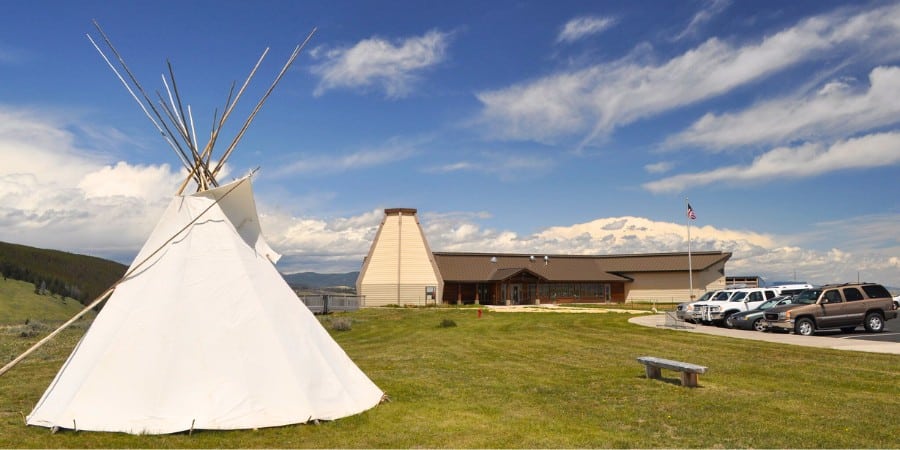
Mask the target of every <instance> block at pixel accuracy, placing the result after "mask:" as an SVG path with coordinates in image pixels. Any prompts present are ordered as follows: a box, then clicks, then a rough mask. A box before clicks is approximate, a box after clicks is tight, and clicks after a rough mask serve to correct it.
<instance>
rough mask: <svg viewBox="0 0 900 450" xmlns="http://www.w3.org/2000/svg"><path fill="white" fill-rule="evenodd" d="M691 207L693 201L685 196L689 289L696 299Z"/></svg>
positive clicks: (691, 295)
mask: <svg viewBox="0 0 900 450" xmlns="http://www.w3.org/2000/svg"><path fill="white" fill-rule="evenodd" d="M690 208H691V203H690V201H689V200H688V198H687V197H685V198H684V220H686V221H687V236H688V289H689V290H690V297H688V298H690V299H691V301H694V274H693V267H692V265H691V217H690V213H689V210H690Z"/></svg>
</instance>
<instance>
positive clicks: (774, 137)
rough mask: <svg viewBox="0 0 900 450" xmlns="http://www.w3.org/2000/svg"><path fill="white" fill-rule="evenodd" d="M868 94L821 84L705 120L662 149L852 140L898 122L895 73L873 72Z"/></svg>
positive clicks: (899, 81) (898, 75) (898, 76)
mask: <svg viewBox="0 0 900 450" xmlns="http://www.w3.org/2000/svg"><path fill="white" fill-rule="evenodd" d="M869 84H870V86H869V89H868V90H865V91H862V92H857V91H856V90H854V89H853V86H852V85H850V84H848V83H847V82H846V81H833V82H830V83H827V84H825V85H824V86H823V87H822V88H821V89H819V90H818V91H817V92H815V93H812V94H810V95H808V96H805V97H802V98H799V99H792V98H781V99H775V100H770V101H766V102H761V103H759V104H757V105H754V106H752V107H750V108H747V109H745V110H743V111H740V112H736V113H727V114H720V115H715V114H706V115H704V116H703V117H702V118H700V120H698V121H696V122H695V123H693V124H692V125H691V126H690V127H689V128H688V129H687V130H685V131H682V132H681V133H678V134H676V135H675V136H672V137H670V138H669V139H667V142H666V147H685V146H695V147H701V148H706V149H710V150H714V151H721V150H724V149H734V148H740V147H742V146H750V145H766V144H768V145H777V144H780V143H785V142H791V141H795V140H807V139H820V138H828V137H835V136H843V135H848V134H854V133H857V132H860V131H866V130H871V129H873V128H877V127H881V126H885V125H891V124H896V123H898V122H900V102H897V101H896V98H895V94H896V92H898V91H900V67H877V68H875V69H873V70H872V72H871V73H870V74H869Z"/></svg>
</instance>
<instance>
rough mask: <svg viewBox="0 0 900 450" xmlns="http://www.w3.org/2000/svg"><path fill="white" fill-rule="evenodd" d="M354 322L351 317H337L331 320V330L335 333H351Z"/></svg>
mask: <svg viewBox="0 0 900 450" xmlns="http://www.w3.org/2000/svg"><path fill="white" fill-rule="evenodd" d="M352 327H353V321H352V320H350V318H349V317H335V318H333V319H331V329H332V330H334V331H350V329H351V328H352Z"/></svg>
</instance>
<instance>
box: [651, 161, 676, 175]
mask: <svg viewBox="0 0 900 450" xmlns="http://www.w3.org/2000/svg"><path fill="white" fill-rule="evenodd" d="M673 167H675V165H674V164H672V163H671V162H668V161H660V162H658V163H653V164H647V165H645V166H644V170H646V171H647V173H666V172H668V171H670V170H672V168H673Z"/></svg>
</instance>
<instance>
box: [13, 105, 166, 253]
mask: <svg viewBox="0 0 900 450" xmlns="http://www.w3.org/2000/svg"><path fill="white" fill-rule="evenodd" d="M73 129H79V124H77V123H72V122H65V121H61V120H60V119H58V118H57V117H56V116H55V115H54V114H53V113H52V112H42V111H37V110H30V109H25V108H19V109H17V108H11V107H0V155H2V157H3V164H2V165H0V240H2V241H6V242H15V243H20V244H25V245H34V246H37V247H45V248H53V249H59V250H68V251H76V252H80V253H87V254H91V255H97V256H104V257H108V258H115V259H119V260H122V261H127V260H128V259H130V258H131V257H133V255H134V253H135V252H136V251H137V249H138V248H140V246H141V245H142V244H143V241H144V239H146V237H147V234H149V232H150V230H151V229H152V228H153V226H154V225H155V223H156V220H157V219H158V218H159V216H160V215H161V214H162V211H163V209H164V208H165V205H166V203H167V202H168V200H169V198H171V195H172V193H173V191H174V189H175V186H176V183H178V182H180V181H181V174H180V173H176V172H173V171H172V170H171V168H169V166H167V165H161V166H154V165H131V164H128V163H125V162H118V163H108V159H109V157H108V156H106V155H103V154H102V153H99V152H97V151H91V150H88V149H86V148H84V147H81V146H79V145H76V141H78V138H77V136H76V134H75V133H74V132H73V131H72V130H73Z"/></svg>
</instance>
